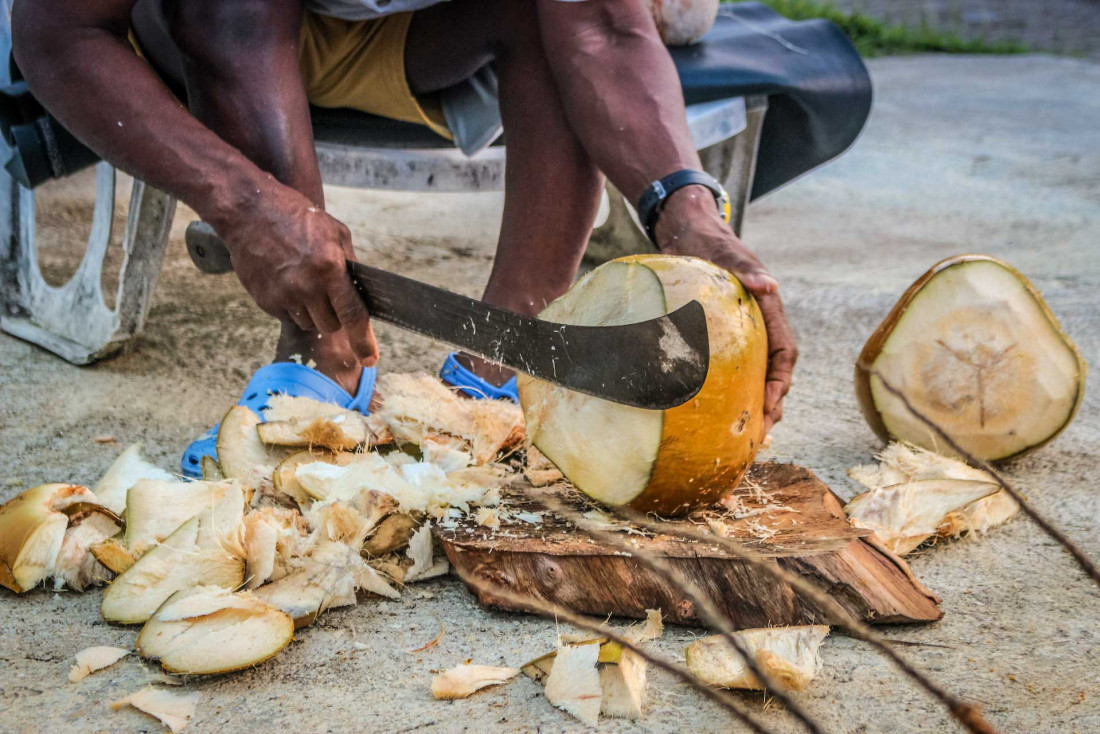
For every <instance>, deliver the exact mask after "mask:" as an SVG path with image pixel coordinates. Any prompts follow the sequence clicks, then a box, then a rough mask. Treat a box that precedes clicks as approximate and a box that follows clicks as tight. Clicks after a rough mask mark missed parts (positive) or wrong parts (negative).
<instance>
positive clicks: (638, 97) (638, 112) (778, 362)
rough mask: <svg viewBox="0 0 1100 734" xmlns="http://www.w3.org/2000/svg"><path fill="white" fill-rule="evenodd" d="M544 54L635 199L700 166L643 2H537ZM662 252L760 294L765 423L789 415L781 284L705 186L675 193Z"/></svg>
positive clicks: (580, 132)
mask: <svg viewBox="0 0 1100 734" xmlns="http://www.w3.org/2000/svg"><path fill="white" fill-rule="evenodd" d="M538 12H539V22H540V24H541V28H542V33H543V41H544V46H545V47H546V54H547V56H548V58H549V59H550V65H551V68H552V69H553V71H554V78H555V80H556V81H557V84H558V89H559V91H560V93H561V96H562V100H563V102H564V104H565V110H566V114H567V115H568V117H569V121H570V124H571V126H572V127H573V130H574V131H575V132H576V133H577V136H578V137H579V138H580V140H581V144H582V145H583V146H584V148H585V150H586V151H588V154H589V155H590V156H591V157H592V159H593V160H594V161H595V162H596V165H598V166H599V167H600V169H601V170H603V172H604V173H605V174H607V177H608V178H609V179H611V182H612V183H614V184H615V185H616V186H617V187H618V188H619V190H620V191H622V192H623V193H624V194H625V195H626V196H627V197H628V198H629V199H630V200H631V201H632V202H633V201H637V200H638V197H639V196H641V194H642V192H643V191H644V190H645V188H646V187H648V186H649V184H651V183H652V182H653V181H654V180H656V179H658V178H661V177H663V176H666V175H668V174H670V173H673V172H674V171H677V170H680V169H683V168H691V169H697V170H698V169H701V168H702V165H701V163H700V161H699V155H698V153H697V152H696V150H695V144H694V142H693V141H692V138H691V132H690V130H689V129H688V126H687V121H686V115H685V111H684V103H683V93H682V91H681V89H680V80H679V77H678V76H677V74H676V67H675V66H674V64H673V63H672V59H671V57H670V56H669V54H668V51H667V50H666V49H665V47H664V45H663V44H662V43H661V40H660V38H659V36H658V35H657V32H656V27H655V26H654V22H653V18H652V16H651V14H650V9H649V3H648V2H647V1H646V0H586V2H560V1H559V0H539V2H538ZM656 233H657V239H658V242H659V243H660V247H661V249H662V250H663V251H664V252H669V253H675V254H682V255H694V256H696V257H702V258H705V259H707V260H710V261H711V262H713V263H716V264H718V265H721V266H723V267H725V268H726V269H728V270H730V271H731V272H733V273H735V274H736V275H737V276H738V277H739V278H740V279H741V282H742V283H744V285H745V287H746V288H747V289H748V290H749V291H751V292H752V293H753V295H755V296H756V298H757V301H758V303H759V304H760V308H761V311H762V312H763V314H764V318H765V321H766V322H767V327H768V342H769V352H770V359H769V366H768V378H767V386H766V388H765V400H764V411H765V418H766V420H765V423H766V426H767V427H770V426H771V425H772V424H773V423H775V422H776V421H778V420H779V419H780V417H782V414H783V408H782V400H783V396H784V395H786V394H787V391H788V390H789V389H790V384H791V374H792V372H793V370H794V364H795V360H796V359H797V356H798V350H797V348H796V346H795V340H794V335H793V333H792V331H791V328H790V326H789V324H788V323H787V318H786V316H785V315H784V313H783V304H782V301H781V300H780V299H779V295H778V284H777V283H776V281H775V280H774V279H773V278H772V277H771V276H770V275H769V274H768V272H767V270H766V269H765V268H764V266H763V265H762V264H761V263H760V260H759V259H757V257H756V256H755V255H754V254H753V253H752V252H750V251H749V250H748V249H747V248H746V247H745V246H744V244H743V243H742V242H741V241H740V240H739V239H738V238H737V237H736V235H734V233H733V231H732V230H731V229H730V228H729V226H728V225H727V224H725V223H724V222H722V221H721V219H720V218H719V216H718V213H717V208H716V207H715V205H714V197H713V196H712V195H711V193H710V192H709V191H708V190H707V189H705V188H703V187H700V186H688V187H685V188H683V189H680V190H679V191H677V192H676V193H674V194H673V195H672V196H671V197H670V198H669V201H668V203H667V204H666V206H665V209H664V211H663V212H662V214H661V218H660V219H659V220H658V223H657V229H656Z"/></svg>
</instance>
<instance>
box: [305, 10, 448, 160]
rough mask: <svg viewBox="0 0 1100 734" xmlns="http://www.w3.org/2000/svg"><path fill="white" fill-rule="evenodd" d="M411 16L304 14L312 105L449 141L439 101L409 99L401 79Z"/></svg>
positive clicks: (307, 71)
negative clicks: (406, 125)
mask: <svg viewBox="0 0 1100 734" xmlns="http://www.w3.org/2000/svg"><path fill="white" fill-rule="evenodd" d="M412 16H413V14H412V13H395V14H393V15H387V16H385V17H383V18H378V19H375V20H358V21H350V20H340V19H338V18H332V17H329V16H325V15H317V14H316V13H312V12H310V11H308V10H307V11H306V12H305V14H304V17H303V18H302V35H301V42H300V45H301V50H300V52H299V64H300V67H301V70H302V79H303V81H304V82H305V87H306V94H307V96H308V97H309V101H310V103H311V104H313V105H316V106H317V107H349V108H351V109H354V110H359V111H360V112H369V113H371V114H373V115H380V116H382V117H388V118H391V119H393V120H402V121H404V122H413V123H417V124H419V125H426V126H427V127H429V128H431V129H432V130H433V131H434V132H436V133H438V134H439V135H442V136H443V137H445V138H447V139H448V140H451V139H453V137H452V135H451V131H450V130H448V129H447V122H446V120H445V119H444V117H443V110H442V108H441V107H440V104H439V100H438V99H437V98H436V97H435V96H422V97H418V96H417V95H415V94H413V92H412V90H411V89H409V82H408V81H407V80H406V78H405V37H406V35H407V34H408V31H409V22H410V21H411V20H412Z"/></svg>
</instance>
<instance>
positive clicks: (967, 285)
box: [856, 255, 1086, 461]
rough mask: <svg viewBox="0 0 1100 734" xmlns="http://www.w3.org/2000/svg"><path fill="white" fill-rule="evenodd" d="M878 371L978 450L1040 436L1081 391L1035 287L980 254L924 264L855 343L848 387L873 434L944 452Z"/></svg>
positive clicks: (998, 450)
mask: <svg viewBox="0 0 1100 734" xmlns="http://www.w3.org/2000/svg"><path fill="white" fill-rule="evenodd" d="M872 371H874V372H879V373H881V374H882V375H883V377H884V378H885V379H886V380H887V381H888V382H889V383H890V384H891V385H893V386H894V387H896V388H897V389H899V390H901V391H902V392H903V393H904V394H905V395H906V397H907V398H908V399H909V401H910V402H911V403H912V404H913V406H914V407H915V408H916V409H917V410H919V411H920V412H921V413H923V414H924V415H925V416H926V417H928V418H929V419H930V420H932V421H934V422H935V423H936V424H937V425H938V426H940V427H941V428H943V429H944V430H945V431H946V432H947V433H948V434H949V435H950V436H951V437H952V439H954V440H955V441H956V442H958V444H959V445H960V446H962V448H963V449H965V450H966V451H968V452H970V453H971V454H973V455H974V456H976V457H978V458H980V459H985V460H987V461H996V460H999V459H1007V458H1009V457H1013V456H1019V455H1020V454H1023V453H1026V452H1028V451H1031V450H1032V449H1035V448H1038V447H1039V446H1042V445H1043V444H1045V443H1047V442H1049V441H1051V440H1052V439H1053V438H1054V437H1055V436H1057V435H1058V434H1059V433H1061V432H1062V430H1063V429H1064V428H1065V427H1066V426H1067V425H1068V424H1069V422H1070V421H1071V420H1072V419H1073V416H1074V414H1075V413H1076V412H1077V409H1078V407H1080V405H1081V400H1082V399H1083V397H1084V392H1085V372H1086V367H1085V362H1084V360H1083V359H1082V358H1081V355H1080V353H1079V352H1078V351H1077V347H1076V346H1074V344H1073V342H1072V341H1071V340H1070V338H1069V336H1068V335H1067V334H1066V333H1065V332H1064V331H1063V330H1062V327H1061V325H1060V324H1059V323H1058V320H1057V319H1056V318H1055V317H1054V314H1053V313H1051V311H1050V309H1049V308H1048V307H1047V305H1046V303H1045V302H1044V301H1043V298H1042V296H1041V295H1039V292H1038V291H1037V290H1036V289H1035V287H1034V286H1033V285H1032V284H1031V283H1030V282H1029V281H1028V280H1027V278H1025V277H1024V276H1023V275H1022V274H1021V273H1020V272H1018V271H1017V270H1016V269H1015V268H1013V267H1012V266H1010V265H1008V264H1006V263H1004V262H1001V261H1000V260H996V259H994V258H992V257H988V256H986V255H961V256H958V257H953V258H949V259H947V260H944V261H943V262H941V263H938V264H937V265H935V266H934V267H933V268H932V269H931V270H929V271H928V272H927V273H925V274H924V275H923V276H921V278H920V279H919V280H917V282H916V283H914V284H913V285H912V286H911V287H910V288H909V290H908V291H906V292H905V295H903V296H902V298H901V300H900V301H898V303H897V305H896V306H894V309H893V310H892V311H891V312H890V314H889V315H888V316H887V317H886V319H885V320H884V321H883V322H882V324H881V325H879V327H878V329H876V330H875V333H874V334H873V335H872V336H871V338H870V339H869V340H868V342H867V344H866V345H865V346H864V347H863V352H862V353H861V354H860V357H859V362H858V364H857V366H856V395H857V396H858V398H859V403H860V407H861V408H862V409H863V415H864V417H865V418H866V419H867V422H868V424H869V425H870V426H871V428H872V429H873V430H874V431H875V433H877V434H878V436H879V437H880V438H882V439H883V440H884V441H887V440H889V439H891V438H895V439H898V440H901V441H907V442H909V443H913V444H916V445H918V446H923V447H924V448H929V449H933V450H935V451H939V452H941V453H950V449H949V447H947V446H944V445H943V441H942V440H940V439H939V437H938V436H936V435H934V434H933V433H932V431H931V430H930V429H929V428H928V427H927V426H926V425H925V424H924V423H922V422H921V421H920V420H919V419H918V418H916V417H914V416H913V415H912V414H911V413H910V412H909V410H908V409H907V408H906V407H905V406H904V405H903V404H902V402H901V401H900V400H898V398H896V397H895V396H893V395H892V394H890V393H889V392H887V391H886V389H885V388H884V387H883V386H882V383H881V381H880V380H879V379H878V378H877V377H872V375H871V372H872Z"/></svg>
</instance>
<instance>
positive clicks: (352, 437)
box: [256, 395, 370, 451]
mask: <svg viewBox="0 0 1100 734" xmlns="http://www.w3.org/2000/svg"><path fill="white" fill-rule="evenodd" d="M264 420H265V421H266V422H265V423H261V424H259V425H258V426H257V427H256V430H257V433H258V435H259V437H260V440H261V441H263V442H264V443H266V444H272V445H276V446H297V447H314V446H316V447H319V448H326V449H331V450H332V451H352V450H354V449H356V448H358V447H359V446H365V445H367V444H368V443H370V430H369V429H368V428H367V424H366V421H365V419H364V416H363V414H362V413H359V412H357V411H352V410H345V409H344V408H341V407H340V406H338V405H333V404H331V403H322V402H320V401H318V400H313V399H311V398H305V397H292V396H289V395H275V396H272V398H271V400H269V401H268V408H267V410H265V411H264Z"/></svg>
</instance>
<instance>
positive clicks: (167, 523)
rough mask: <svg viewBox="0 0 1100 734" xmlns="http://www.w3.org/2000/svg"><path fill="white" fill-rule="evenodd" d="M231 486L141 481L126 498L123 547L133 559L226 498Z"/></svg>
mask: <svg viewBox="0 0 1100 734" xmlns="http://www.w3.org/2000/svg"><path fill="white" fill-rule="evenodd" d="M231 486H234V483H231V482H206V481H198V482H176V481H170V482H165V481H161V480H157V479H140V480H138V481H137V483H135V484H134V486H133V487H131V488H130V491H129V492H128V493H127V495H126V536H125V537H126V541H125V542H126V547H127V549H128V550H129V551H130V553H132V554H133V556H134V558H135V559H136V558H140V557H141V556H142V554H144V553H145V551H147V550H149V549H150V548H153V547H155V546H156V545H157V544H158V543H160V542H161V541H162V540H164V539H165V538H167V537H168V536H169V535H171V534H172V533H173V532H174V531H175V529H176V528H178V527H179V526H180V525H182V524H183V523H185V522H186V521H188V520H190V519H191V518H192V517H194V516H195V515H197V514H199V513H200V512H202V511H203V510H207V509H209V508H211V507H213V506H214V505H215V504H217V503H218V501H220V500H221V499H222V497H224V496H225V493H226V490H227V489H228V488H229V487H231Z"/></svg>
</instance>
